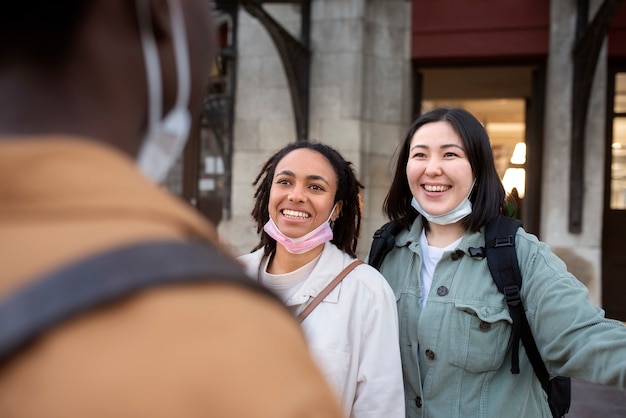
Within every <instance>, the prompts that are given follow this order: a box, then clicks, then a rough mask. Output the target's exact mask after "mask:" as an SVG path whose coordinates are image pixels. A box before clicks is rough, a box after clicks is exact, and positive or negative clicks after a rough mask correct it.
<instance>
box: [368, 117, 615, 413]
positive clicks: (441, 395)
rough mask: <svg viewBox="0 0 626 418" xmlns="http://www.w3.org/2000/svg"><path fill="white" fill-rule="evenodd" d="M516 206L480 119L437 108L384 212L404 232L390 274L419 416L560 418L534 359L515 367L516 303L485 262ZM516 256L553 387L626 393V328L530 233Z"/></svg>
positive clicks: (399, 169)
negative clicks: (589, 386)
mask: <svg viewBox="0 0 626 418" xmlns="http://www.w3.org/2000/svg"><path fill="white" fill-rule="evenodd" d="M505 199H506V196H505V191H504V188H503V186H502V183H501V181H500V178H499V177H498V174H497V172H496V168H495V164H494V160H493V154H492V150H491V146H490V144H489V137H488V135H487V132H486V131H485V129H484V128H483V126H482V125H481V124H480V122H479V121H478V120H477V119H476V118H475V117H474V116H473V115H471V114H470V113H469V112H467V111H465V110H463V109H448V108H437V109H434V110H432V111H430V112H427V113H425V114H424V115H422V116H420V117H419V118H418V119H417V120H416V121H415V122H414V123H413V124H412V125H411V127H410V128H409V131H408V133H407V135H406V137H405V138H404V141H403V142H402V143H401V144H400V146H399V150H398V161H397V164H396V168H395V175H394V177H393V181H392V184H391V188H390V190H389V192H388V194H387V197H386V199H385V202H384V206H383V210H384V212H385V213H386V215H387V216H388V217H389V219H390V220H391V221H392V222H393V223H395V224H396V230H400V232H399V233H397V235H396V236H395V242H394V244H393V247H392V248H391V251H390V252H389V253H388V254H387V255H386V256H385V257H384V259H383V260H382V264H380V267H379V268H380V272H381V273H382V274H383V276H385V278H386V279H387V281H388V282H389V284H390V285H391V287H392V289H393V290H394V292H395V295H396V301H397V308H398V311H399V313H400V315H399V324H400V352H401V356H402V367H403V373H404V389H405V404H406V414H407V417H410V418H417V417H426V416H427V417H431V418H460V417H505V416H514V417H517V418H537V417H540V418H541V417H543V418H548V417H552V416H553V415H552V412H551V409H550V405H549V404H548V402H547V397H546V393H545V392H544V389H543V388H542V385H541V383H540V381H539V379H538V378H537V377H536V376H535V373H534V371H533V367H532V365H531V363H530V362H529V359H528V356H527V354H526V351H525V350H524V349H523V348H520V349H519V361H518V362H517V361H515V362H514V361H513V360H514V359H516V357H515V356H516V354H517V351H516V350H515V349H514V348H513V345H514V344H516V340H515V338H514V336H513V335H512V334H513V333H512V323H513V320H512V317H511V315H510V313H509V310H508V305H507V302H506V300H505V297H504V295H503V294H502V293H500V292H499V291H498V288H497V286H496V284H495V282H494V280H493V278H492V277H491V274H490V271H489V268H488V265H487V260H486V258H485V256H484V254H478V253H477V252H476V251H473V250H476V249H479V248H484V247H485V227H486V225H487V224H489V222H490V221H491V220H493V219H495V218H497V217H498V216H499V215H501V214H504V213H506V211H505V207H506V206H505ZM373 248H375V246H373ZM515 250H516V254H517V259H518V264H519V269H520V272H521V277H522V283H523V286H521V289H520V297H521V301H522V304H523V307H524V310H525V315H526V317H527V318H528V323H529V326H530V330H531V332H532V335H533V336H534V339H535V341H536V344H537V347H538V349H539V353H540V355H541V358H542V359H543V362H544V363H545V365H546V368H547V371H548V373H549V374H550V376H556V375H560V376H569V377H576V378H580V379H584V380H588V381H591V382H594V383H602V384H607V385H611V386H615V387H618V388H621V389H622V390H624V389H626V355H624V354H625V353H626V327H624V326H623V324H622V323H621V322H619V321H615V320H611V319H607V318H605V317H604V312H603V311H602V310H601V309H598V308H596V307H595V306H593V305H592V304H591V303H590V301H589V297H588V292H587V288H586V287H585V286H584V285H583V284H582V283H581V282H579V281H578V280H576V278H575V277H574V276H573V275H572V274H570V273H569V272H568V271H567V267H566V266H565V264H564V263H563V262H562V261H561V260H560V259H559V258H557V257H556V256H555V255H554V254H553V253H552V252H551V250H550V247H549V246H548V245H546V244H545V243H542V242H540V241H539V240H538V239H537V237H535V236H534V235H531V234H529V233H527V232H526V231H524V230H523V228H519V229H518V230H517V232H516V235H515ZM370 257H372V259H377V257H376V255H374V254H373V253H371V254H370ZM368 258H369V257H368ZM516 363H519V369H520V370H519V373H516V374H513V373H512V372H511V370H512V368H511V365H512V364H516Z"/></svg>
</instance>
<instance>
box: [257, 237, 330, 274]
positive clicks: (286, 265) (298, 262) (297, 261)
mask: <svg viewBox="0 0 626 418" xmlns="http://www.w3.org/2000/svg"><path fill="white" fill-rule="evenodd" d="M323 250H324V244H321V245H318V246H317V247H315V248H313V249H312V250H311V251H307V252H306V253H304V254H291V253H290V252H289V251H287V250H286V249H285V247H283V246H282V245H280V244H277V245H276V253H275V254H274V258H272V259H271V260H270V263H269V265H268V266H267V272H268V273H271V274H285V273H290V272H292V271H294V270H297V269H299V268H300V267H302V266H304V265H305V264H307V263H310V262H311V261H313V260H314V259H315V258H316V257H317V256H319V255H320V254H321V252H322V251H323Z"/></svg>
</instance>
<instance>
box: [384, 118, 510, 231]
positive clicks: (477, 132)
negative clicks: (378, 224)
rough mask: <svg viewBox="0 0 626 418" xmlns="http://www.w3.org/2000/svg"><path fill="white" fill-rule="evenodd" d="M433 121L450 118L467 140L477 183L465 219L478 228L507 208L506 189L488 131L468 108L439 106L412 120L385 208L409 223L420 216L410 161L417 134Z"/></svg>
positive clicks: (470, 226)
mask: <svg viewBox="0 0 626 418" xmlns="http://www.w3.org/2000/svg"><path fill="white" fill-rule="evenodd" d="M432 122H448V123H449V124H450V126H452V128H453V129H454V131H455V132H456V133H457V134H458V135H459V137H460V139H461V141H462V142H463V146H464V147H465V152H466V154H467V158H468V160H469V162H470V165H471V167H472V174H473V175H474V177H475V180H476V183H475V185H474V188H473V190H472V192H471V194H470V201H471V202H472V213H471V214H469V215H468V216H467V217H465V218H464V219H463V220H462V222H463V225H464V226H465V228H466V229H468V230H470V231H477V230H478V229H480V228H481V227H482V226H484V225H486V224H487V223H488V222H489V220H491V219H492V218H493V217H495V216H497V215H498V214H499V213H501V212H502V211H503V204H504V198H505V191H504V187H503V186H502V181H501V180H500V177H499V176H498V173H497V171H496V167H495V163H494V160H493V151H492V149H491V144H490V141H489V136H488V134H487V131H486V130H485V128H484V127H483V125H482V124H481V123H480V122H479V121H478V119H476V118H475V117H474V116H473V115H472V114H471V113H470V112H468V111H466V110H464V109H459V108H436V109H433V110H431V111H429V112H427V113H424V114H423V115H421V116H420V117H419V118H417V119H416V120H415V121H414V122H413V124H411V126H410V127H409V129H408V132H407V134H406V136H405V138H404V140H403V141H402V143H401V144H400V145H399V148H398V151H397V161H396V168H395V174H394V177H393V180H392V183H391V187H390V189H389V192H388V193H387V196H386V198H385V202H384V205H383V210H384V212H385V214H386V215H387V216H388V217H389V219H391V220H392V221H397V222H402V223H403V224H404V225H406V226H408V224H410V223H411V222H412V221H413V220H414V219H415V217H416V216H417V212H416V211H415V210H414V209H412V207H411V199H412V194H411V190H410V189H409V184H408V181H407V177H406V163H407V161H408V159H409V147H410V145H411V140H412V139H413V135H415V132H417V130H418V129H419V128H421V127H422V126H424V125H426V124H428V123H432Z"/></svg>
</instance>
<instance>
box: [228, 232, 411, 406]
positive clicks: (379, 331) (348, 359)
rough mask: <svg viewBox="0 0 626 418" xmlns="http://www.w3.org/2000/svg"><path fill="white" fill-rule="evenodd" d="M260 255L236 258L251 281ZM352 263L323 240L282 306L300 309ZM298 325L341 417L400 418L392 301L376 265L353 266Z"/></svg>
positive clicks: (399, 366)
mask: <svg viewBox="0 0 626 418" xmlns="http://www.w3.org/2000/svg"><path fill="white" fill-rule="evenodd" d="M262 258H263V249H260V250H258V251H256V252H254V253H251V254H246V255H243V256H240V257H239V260H240V261H241V262H243V263H244V264H245V266H246V269H247V272H248V274H249V275H250V276H251V277H252V278H254V279H255V280H256V279H257V277H258V270H259V265H260V263H261V261H262ZM352 261H354V259H353V258H352V257H350V256H349V255H347V254H345V253H343V252H342V251H341V250H339V249H338V248H337V247H336V246H335V245H334V244H331V243H329V242H328V243H326V244H325V246H324V250H323V251H322V255H321V257H320V259H319V261H318V263H317V265H316V267H315V269H314V270H313V272H312V273H311V275H310V276H309V278H308V279H307V280H306V281H305V282H304V284H303V285H302V287H301V288H300V290H298V291H297V292H296V294H295V295H294V296H292V297H291V298H290V299H289V301H288V302H287V305H289V306H290V307H291V308H295V310H296V311H297V312H300V311H302V309H304V307H305V305H306V304H307V302H309V301H310V300H312V299H313V298H314V297H315V296H317V295H318V294H319V293H320V292H321V291H322V290H323V289H324V288H325V287H326V285H327V284H328V283H329V282H331V281H332V280H333V279H334V278H335V277H336V276H337V275H338V274H339V273H340V272H341V270H343V269H344V268H345V267H346V266H348V264H350V263H351V262H352ZM298 305H301V306H298ZM301 326H302V329H303V331H304V334H305V336H306V338H307V340H308V342H309V346H310V348H311V352H312V354H313V357H314V358H315V359H316V360H317V362H318V365H319V366H320V368H321V369H322V371H323V372H324V375H325V376H326V378H327V379H328V381H329V382H330V383H331V385H332V386H333V387H334V388H335V389H336V390H337V392H338V394H339V396H340V399H341V403H342V406H343V410H344V414H345V416H346V417H351V418H404V416H405V415H404V388H403V382H402V364H401V361H400V349H399V343H398V313H397V308H396V300H395V296H394V293H393V291H392V290H391V287H389V284H388V283H387V281H386V280H385V279H384V278H383V276H382V275H381V274H380V273H379V272H378V271H377V270H376V269H374V268H372V267H371V266H369V265H367V264H362V265H359V266H357V267H356V268H355V269H354V270H352V271H351V272H350V273H349V274H348V275H347V276H346V277H345V278H344V279H343V281H342V282H341V283H340V284H339V285H338V286H337V287H336V288H335V289H334V290H333V291H332V292H331V293H330V294H329V295H328V296H326V298H325V299H324V300H323V301H322V303H320V304H319V305H318V306H317V307H316V308H315V309H314V310H313V312H311V314H310V315H309V316H308V317H307V318H306V319H305V320H304V322H303V323H302V324H301Z"/></svg>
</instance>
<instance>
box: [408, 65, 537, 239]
mask: <svg viewBox="0 0 626 418" xmlns="http://www.w3.org/2000/svg"><path fill="white" fill-rule="evenodd" d="M417 72H418V75H417V77H416V83H419V86H418V88H416V92H418V94H419V95H421V99H420V100H419V101H417V100H416V107H419V109H416V110H417V112H418V113H423V112H425V111H428V110H430V109H432V108H434V107H439V106H451V107H461V108H464V109H466V110H468V111H469V112H470V113H472V114H473V115H474V116H475V117H476V118H477V119H478V120H479V121H481V122H482V123H483V125H484V126H485V129H486V130H487V133H488V134H489V138H490V140H491V146H492V149H493V153H494V160H495V164H496V169H497V171H498V174H499V175H500V179H501V180H502V182H503V185H504V187H505V190H506V191H507V193H517V194H518V196H519V201H518V202H519V205H518V208H517V210H516V212H515V213H514V214H513V215H514V216H516V217H518V218H520V219H521V220H522V222H523V223H524V228H525V229H526V230H527V231H529V232H531V233H533V234H535V235H539V222H540V220H539V212H540V211H539V208H540V196H541V146H542V143H543V137H542V132H543V119H542V115H543V95H544V92H545V89H544V87H543V74H544V71H543V69H541V68H539V67H537V66H488V67H453V68H441V67H437V68H419V69H417Z"/></svg>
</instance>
